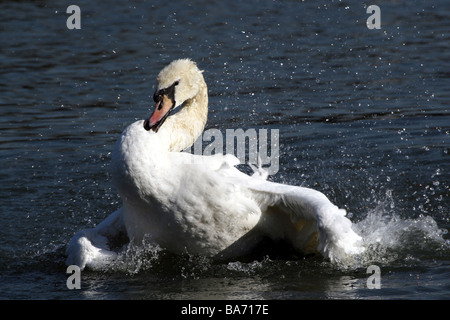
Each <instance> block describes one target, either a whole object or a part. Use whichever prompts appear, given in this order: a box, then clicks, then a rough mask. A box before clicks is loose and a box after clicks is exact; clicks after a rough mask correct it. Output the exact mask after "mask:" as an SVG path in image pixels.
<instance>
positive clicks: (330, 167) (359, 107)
mask: <svg viewBox="0 0 450 320" xmlns="http://www.w3.org/2000/svg"><path fill="white" fill-rule="evenodd" d="M71 4H76V5H78V6H79V7H80V8H81V29H80V30H68V29H67V27H66V20H67V18H68V17H69V14H67V13H66V9H67V7H68V6H69V5H71ZM377 4H378V5H379V7H380V9H381V29H379V30H377V29H374V30H369V29H368V28H367V27H366V20H367V18H368V17H369V14H367V13H366V6H365V5H364V4H361V3H359V2H357V1H311V2H300V1H269V0H267V1H254V2H251V1H233V2H224V1H220V2H219V1H192V2H188V1H170V2H169V3H168V2H161V3H158V2H156V1H143V2H139V3H134V2H123V1H108V2H105V3H104V4H100V3H95V4H94V3H92V2H89V1H76V2H74V3H72V2H70V3H69V2H67V1H45V2H44V1H42V2H41V1H19V2H1V3H0V17H1V18H0V30H1V31H0V43H1V46H0V64H1V68H0V106H1V109H0V115H1V117H0V155H1V161H2V165H1V166H0V179H1V182H2V183H1V185H0V208H1V209H0V210H1V211H0V226H1V228H0V298H2V299H36V298H38V299H181V298H183V299H206V298H208V299H211V298H212V299H225V298H228V299H229V298H231V299H336V298H340V299H366V298H367V299H373V298H382V299H398V298H400V299H448V298H449V297H450V280H449V279H450V244H449V240H448V239H449V236H448V233H447V230H448V229H449V227H450V215H449V214H450V199H449V194H450V179H449V178H450V154H449V153H450V112H449V105H450V91H449V88H450V34H449V31H450V4H449V3H448V1H445V0H436V1H405V2H400V1H381V2H377ZM184 57H189V58H192V59H193V60H194V61H196V62H197V63H198V65H199V66H200V68H201V69H203V70H205V72H204V76H205V80H206V82H207V83H208V87H209V95H210V114H209V120H208V124H207V128H217V129H220V130H225V129H228V128H256V129H258V128H267V129H278V130H279V133H280V158H279V162H280V166H279V171H278V173H277V174H276V175H274V176H271V177H270V180H272V181H277V182H283V183H289V184H295V185H302V186H307V187H312V188H316V189H318V190H320V191H322V192H324V193H325V194H326V195H327V196H328V197H329V198H330V199H331V200H332V201H333V202H334V203H336V204H338V205H339V206H340V207H343V208H346V209H347V211H348V212H349V216H350V217H351V219H352V221H353V222H355V227H356V228H357V229H358V231H359V232H360V233H362V234H363V235H364V237H365V238H366V239H367V244H368V247H369V249H370V250H368V254H367V255H366V256H364V257H363V258H362V260H361V261H360V263H359V264H358V265H355V266H349V267H347V268H343V267H342V266H336V265H333V264H331V263H329V262H327V261H324V260H322V259H320V258H310V259H281V260H277V259H274V258H271V257H268V258H266V259H264V260H263V261H254V262H249V263H243V262H233V263H229V264H222V265H215V264H212V262H210V261H208V260H207V259H205V258H202V257H182V258H180V257H173V256H170V255H168V254H167V253H164V252H161V251H158V250H154V249H155V248H149V249H147V250H144V252H140V251H139V252H138V251H136V250H134V249H132V248H130V250H129V251H128V252H126V253H125V255H124V257H123V266H121V267H120V268H116V269H114V270H111V271H105V272H93V271H84V272H83V273H82V278H81V289H80V290H68V288H67V286H66V280H67V277H68V275H67V274H66V266H65V264H64V259H65V257H64V250H65V246H66V244H67V242H68V241H69V239H70V238H71V237H72V235H73V234H74V233H75V232H76V231H78V230H80V229H83V228H86V227H92V226H95V225H96V224H98V223H99V222H100V221H102V220H103V219H104V218H105V217H107V216H108V215H109V214H110V213H111V212H113V211H115V210H116V209H117V208H119V207H120V205H121V202H120V199H119V197H118V196H117V194H116V191H115V190H114V188H113V187H112V183H111V174H110V172H109V165H110V155H111V151H112V148H113V145H114V143H115V141H116V139H117V138H118V136H119V135H120V133H121V131H122V130H123V129H124V128H125V127H126V126H127V125H128V124H130V123H132V122H134V121H135V120H136V119H143V118H145V117H148V116H149V112H150V109H151V108H152V105H153V101H152V95H153V92H154V89H155V88H154V84H155V77H156V75H157V73H158V72H159V70H160V69H161V68H162V67H164V66H165V65H166V64H167V63H169V62H170V61H172V60H174V59H177V58H184ZM243 170H245V168H243ZM369 265H377V266H379V267H380V269H381V289H369V288H368V287H367V278H368V276H369V275H368V274H367V273H366V271H367V267H368V266H369Z"/></svg>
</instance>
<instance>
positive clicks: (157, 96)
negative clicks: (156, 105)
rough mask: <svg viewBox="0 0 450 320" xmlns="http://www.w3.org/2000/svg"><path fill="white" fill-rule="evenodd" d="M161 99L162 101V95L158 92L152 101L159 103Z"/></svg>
mask: <svg viewBox="0 0 450 320" xmlns="http://www.w3.org/2000/svg"><path fill="white" fill-rule="evenodd" d="M161 99H162V94H161V93H160V92H156V93H155V94H154V95H153V101H155V102H160V101H161Z"/></svg>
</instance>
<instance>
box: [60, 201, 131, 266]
mask: <svg viewBox="0 0 450 320" xmlns="http://www.w3.org/2000/svg"><path fill="white" fill-rule="evenodd" d="M124 233H125V226H124V224H123V218H122V208H121V209H119V210H116V211H115V212H113V213H112V214H110V215H109V216H108V217H107V218H106V219H105V220H103V221H102V222H101V223H100V224H98V225H97V226H96V227H95V228H89V229H83V230H81V231H78V232H77V233H76V234H75V235H74V236H73V237H72V239H71V240H70V241H69V244H68V246H67V248H66V256H67V258H66V265H77V266H79V267H80V269H81V270H83V269H84V268H86V267H88V268H90V269H94V270H95V269H104V268H105V267H106V266H108V265H109V264H110V263H111V262H113V261H114V260H115V259H116V258H117V252H115V251H113V250H111V248H110V247H111V240H113V239H117V238H118V237H120V235H122V234H124Z"/></svg>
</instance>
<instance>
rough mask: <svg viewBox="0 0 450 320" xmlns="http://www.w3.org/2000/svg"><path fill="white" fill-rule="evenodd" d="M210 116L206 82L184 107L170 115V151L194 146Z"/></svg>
mask: <svg viewBox="0 0 450 320" xmlns="http://www.w3.org/2000/svg"><path fill="white" fill-rule="evenodd" d="M207 118H208V89H207V86H206V83H205V82H204V81H203V83H202V84H201V86H200V89H199V91H198V93H197V94H196V95H195V96H194V97H193V98H191V99H189V100H187V101H186V102H185V103H184V105H183V107H182V109H181V110H180V111H179V112H177V113H176V114H174V115H173V116H171V117H169V119H167V121H169V123H170V125H169V126H167V127H168V128H169V129H170V131H171V132H170V143H169V151H173V152H179V151H183V150H185V149H187V148H189V147H190V146H192V145H193V144H194V142H195V140H197V138H198V137H199V136H200V135H201V134H202V132H203V129H204V128H205V125H206V120H207Z"/></svg>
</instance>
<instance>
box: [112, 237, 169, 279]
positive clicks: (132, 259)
mask: <svg viewBox="0 0 450 320" xmlns="http://www.w3.org/2000/svg"><path fill="white" fill-rule="evenodd" d="M162 251H163V249H162V248H161V247H160V246H159V245H158V244H155V243H154V242H153V241H151V240H150V239H149V238H147V237H145V238H144V239H143V240H142V243H141V244H136V243H133V242H130V243H129V244H128V245H126V246H125V247H124V248H123V250H121V251H120V253H119V255H118V257H117V259H116V260H115V261H114V263H113V264H112V265H111V266H110V268H109V269H110V270H114V271H122V272H126V273H129V274H137V273H139V272H141V271H145V270H148V269H150V268H151V267H152V266H153V265H154V264H155V263H156V262H158V261H159V259H160V256H161V252H162Z"/></svg>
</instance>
